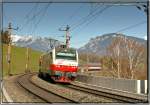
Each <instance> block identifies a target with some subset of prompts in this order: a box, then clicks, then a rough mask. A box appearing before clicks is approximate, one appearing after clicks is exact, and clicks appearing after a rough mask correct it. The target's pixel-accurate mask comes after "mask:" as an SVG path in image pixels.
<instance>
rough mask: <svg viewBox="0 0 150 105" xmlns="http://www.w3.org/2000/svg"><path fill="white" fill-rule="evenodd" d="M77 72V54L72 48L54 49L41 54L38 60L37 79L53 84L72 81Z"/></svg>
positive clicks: (60, 47)
mask: <svg viewBox="0 0 150 105" xmlns="http://www.w3.org/2000/svg"><path fill="white" fill-rule="evenodd" d="M77 70H78V52H77V50H76V49H74V48H66V47H64V46H63V47H62V46H59V47H54V48H53V49H52V50H50V51H48V52H47V53H45V54H43V55H42V56H41V57H40V60H39V77H43V78H49V79H51V80H53V81H54V82H63V83H70V82H71V81H74V79H75V78H76V75H77Z"/></svg>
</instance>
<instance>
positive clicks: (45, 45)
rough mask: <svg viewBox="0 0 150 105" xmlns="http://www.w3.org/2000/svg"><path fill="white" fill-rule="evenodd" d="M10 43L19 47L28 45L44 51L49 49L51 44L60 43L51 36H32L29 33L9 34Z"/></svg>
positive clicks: (56, 44)
mask: <svg viewBox="0 0 150 105" xmlns="http://www.w3.org/2000/svg"><path fill="white" fill-rule="evenodd" d="M11 38H12V44H13V45H15V46H19V47H30V48H32V49H34V50H39V51H42V52H45V51H47V50H50V49H51V46H50V45H52V46H58V45H60V43H61V42H60V41H57V40H55V39H52V38H47V37H44V38H43V37H33V36H31V35H28V36H23V35H22V36H19V35H11Z"/></svg>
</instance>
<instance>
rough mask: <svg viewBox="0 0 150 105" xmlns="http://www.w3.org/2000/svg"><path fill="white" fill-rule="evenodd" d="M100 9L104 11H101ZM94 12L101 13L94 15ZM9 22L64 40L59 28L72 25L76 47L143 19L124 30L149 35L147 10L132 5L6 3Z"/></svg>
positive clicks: (22, 32)
mask: <svg viewBox="0 0 150 105" xmlns="http://www.w3.org/2000/svg"><path fill="white" fill-rule="evenodd" d="M46 7H48V8H46ZM104 8H106V9H104ZM98 11H103V12H101V13H97V12H98ZM94 13H97V15H94V16H92V14H94ZM89 14H90V15H89ZM87 16H90V17H87ZM95 16H96V17H95ZM32 17H33V18H32ZM81 19H82V21H80V20H81ZM86 19H87V20H86ZM39 20H40V21H39ZM38 21H39V23H38ZM144 21H145V23H144ZM9 22H12V25H13V27H17V26H18V27H19V30H18V31H13V33H14V34H17V35H32V36H42V37H52V38H56V39H58V40H61V41H64V38H63V37H61V36H63V35H64V34H65V33H64V32H63V31H59V30H58V29H59V28H64V27H65V26H66V25H69V26H70V35H71V36H72V37H71V46H72V47H75V48H79V47H81V46H83V45H84V44H86V43H87V42H88V41H89V40H90V38H94V37H96V36H100V35H103V34H106V33H113V32H117V31H119V30H121V29H124V28H127V27H130V26H133V25H135V24H138V23H141V22H143V24H140V25H137V26H136V27H135V26H133V27H132V28H131V29H127V30H124V31H121V33H123V34H126V35H128V36H135V37H139V38H144V37H146V36H147V16H146V14H145V13H144V11H143V10H139V9H137V7H136V6H131V5H130V6H129V5H128V6H119V5H117V6H116V5H112V6H111V5H102V4H90V3H51V4H48V3H5V4H4V5H3V24H4V27H7V26H8V23H9Z"/></svg>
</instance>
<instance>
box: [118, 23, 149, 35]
mask: <svg viewBox="0 0 150 105" xmlns="http://www.w3.org/2000/svg"><path fill="white" fill-rule="evenodd" d="M146 22H147V21H146V20H144V21H141V22H139V23H136V24H133V25H131V26H128V27H125V28H123V29H120V30H118V31H116V33H119V32H123V31H126V30H129V29H132V28H135V27H138V26H139V25H142V24H145V23H146Z"/></svg>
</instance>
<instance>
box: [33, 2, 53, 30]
mask: <svg viewBox="0 0 150 105" xmlns="http://www.w3.org/2000/svg"><path fill="white" fill-rule="evenodd" d="M51 3H52V2H49V3H48V4H47V5H46V6H45V8H44V9H43V12H42V14H41V16H40V17H39V19H38V20H37V22H36V23H35V24H34V29H33V32H34V31H35V30H36V28H37V27H38V24H39V23H40V22H41V21H42V19H43V18H44V16H45V15H46V12H47V10H48V8H49V6H50V4H51ZM33 32H32V33H33Z"/></svg>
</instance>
